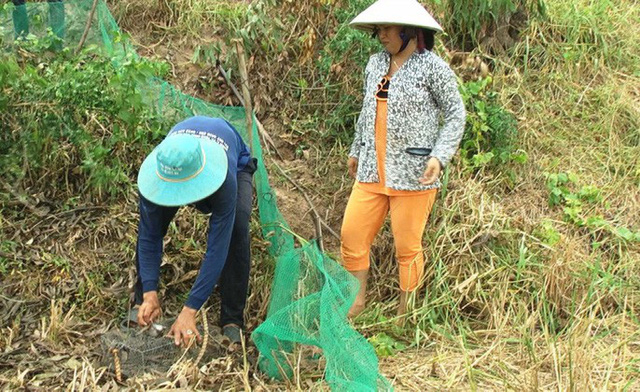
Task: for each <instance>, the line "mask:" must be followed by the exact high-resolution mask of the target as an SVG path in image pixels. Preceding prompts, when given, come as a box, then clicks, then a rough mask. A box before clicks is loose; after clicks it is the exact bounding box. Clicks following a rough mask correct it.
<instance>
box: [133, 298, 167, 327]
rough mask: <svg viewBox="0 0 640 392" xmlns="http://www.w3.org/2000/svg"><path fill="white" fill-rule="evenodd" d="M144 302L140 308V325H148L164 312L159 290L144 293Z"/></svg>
mask: <svg viewBox="0 0 640 392" xmlns="http://www.w3.org/2000/svg"><path fill="white" fill-rule="evenodd" d="M142 298H143V302H142V305H140V308H139V309H138V325H142V326H147V325H149V324H151V323H152V322H154V321H155V320H156V319H158V318H159V317H160V315H161V314H162V309H161V308H160V301H159V300H158V292H157V291H147V292H146V293H144V295H143V297H142Z"/></svg>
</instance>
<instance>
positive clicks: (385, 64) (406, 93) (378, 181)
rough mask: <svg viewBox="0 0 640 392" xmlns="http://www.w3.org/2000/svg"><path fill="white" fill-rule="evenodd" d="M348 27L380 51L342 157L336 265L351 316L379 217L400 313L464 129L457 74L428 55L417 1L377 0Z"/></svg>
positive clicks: (428, 39)
mask: <svg viewBox="0 0 640 392" xmlns="http://www.w3.org/2000/svg"><path fill="white" fill-rule="evenodd" d="M351 25H352V26H354V27H355V28H358V29H362V30H365V31H368V32H372V33H373V35H374V36H376V37H377V38H378V39H379V40H380V42H381V43H382V45H383V46H384V49H385V50H384V51H383V52H381V53H378V54H374V55H373V56H371V58H370V59H369V62H368V64H367V67H366V71H365V80H364V98H363V103H362V110H361V112H360V116H359V118H358V122H357V125H356V133H355V137H354V140H353V144H352V145H351V149H350V151H349V159H348V161H347V166H348V170H349V174H350V175H351V176H352V177H354V178H355V179H356V182H355V184H354V186H353V189H352V191H351V195H350V197H349V202H348V204H347V207H346V211H345V214H344V220H343V224H342V233H341V237H342V244H341V254H342V261H343V265H344V267H345V268H346V269H347V270H348V271H349V272H351V273H352V274H353V275H354V276H355V277H356V278H357V279H358V281H359V282H360V291H359V292H358V294H357V297H356V300H355V302H354V304H353V306H352V307H351V309H350V311H349V316H350V317H353V316H355V315H357V314H359V313H360V312H362V310H363V309H364V308H365V293H366V286H367V277H368V272H369V262H370V261H369V253H370V249H371V244H372V243H373V240H374V238H375V236H376V234H377V233H378V231H379V230H380V228H381V226H382V224H383V222H384V219H385V217H386V215H387V213H389V212H390V215H391V229H392V232H393V238H394V242H395V247H396V258H397V260H398V264H399V272H400V304H399V306H398V315H402V314H404V313H405V312H406V307H407V295H408V293H410V292H413V291H414V290H416V288H418V286H419V284H420V282H421V280H422V277H423V270H424V255H423V249H422V235H423V232H424V228H425V225H426V222H427V219H428V217H429V213H430V212H431V208H432V206H433V203H434V201H435V199H436V193H437V190H438V188H439V187H440V182H439V177H440V173H441V172H442V170H443V168H444V166H445V165H446V164H447V163H448V162H449V160H450V159H451V157H452V156H453V154H454V153H455V151H456V149H457V147H458V144H459V143H460V139H461V137H462V133H463V131H464V123H465V109H464V104H463V101H462V99H461V97H460V94H459V92H458V85H457V81H456V77H455V75H454V73H453V71H452V70H451V68H449V66H448V65H447V64H446V63H445V62H444V61H443V60H442V59H441V58H440V57H438V56H437V55H436V54H435V53H433V52H432V51H431V50H432V48H433V45H434V36H435V33H436V32H437V31H442V29H441V27H440V25H439V24H438V23H437V22H436V21H435V20H434V19H433V17H432V16H431V15H430V14H429V13H428V12H427V11H426V10H425V9H424V8H423V7H422V6H421V5H420V4H419V3H418V2H417V1H415V0H379V1H377V2H376V3H374V4H373V5H371V6H370V7H369V8H367V9H366V10H365V11H363V12H362V13H361V14H359V15H358V16H357V17H356V18H355V19H354V20H353V21H352V22H351Z"/></svg>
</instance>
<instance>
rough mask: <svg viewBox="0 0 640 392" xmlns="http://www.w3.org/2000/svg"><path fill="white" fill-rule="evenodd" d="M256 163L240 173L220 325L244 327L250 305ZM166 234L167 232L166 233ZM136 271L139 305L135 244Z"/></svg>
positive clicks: (220, 284) (139, 292)
mask: <svg viewBox="0 0 640 392" xmlns="http://www.w3.org/2000/svg"><path fill="white" fill-rule="evenodd" d="M255 168H256V164H255V159H252V160H251V161H249V163H248V164H247V166H246V167H245V168H244V169H243V170H242V171H240V172H238V196H237V202H236V218H235V221H234V224H233V233H232V234H231V243H230V244H229V254H228V255H227V260H226V262H225V264H224V268H223V270H222V274H221V275H220V279H219V280H218V289H219V290H220V300H221V306H220V325H221V326H224V325H227V324H237V325H239V326H240V327H244V307H245V305H246V303H247V291H248V288H249V273H250V271H251V241H250V239H251V237H250V235H249V220H250V218H251V206H252V201H253V183H252V177H253V172H254V171H255ZM165 231H166V229H165ZM136 271H138V280H137V281H136V284H135V286H134V291H135V297H134V301H135V303H136V305H140V304H142V302H143V292H142V281H141V280H140V272H139V271H140V265H139V263H138V246H137V244H136Z"/></svg>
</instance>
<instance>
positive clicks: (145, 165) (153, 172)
mask: <svg viewBox="0 0 640 392" xmlns="http://www.w3.org/2000/svg"><path fill="white" fill-rule="evenodd" d="M227 166H228V162H227V154H226V153H225V151H224V148H223V147H222V146H221V145H220V144H218V143H216V142H213V141H210V140H207V139H203V138H199V137H197V136H193V135H185V134H179V135H169V136H167V137H166V138H165V139H164V140H163V141H162V143H160V144H159V145H158V146H157V147H156V148H155V149H154V150H153V151H152V152H151V154H149V155H148V156H147V158H145V160H144V162H142V166H140V172H139V173H138V189H139V190H140V194H142V196H144V197H145V198H146V199H147V200H149V201H151V202H152V203H155V204H158V205H161V206H167V207H177V206H183V205H187V204H190V203H193V202H196V201H198V200H201V199H204V198H205V197H207V196H209V195H211V194H213V193H214V192H215V191H217V190H218V188H220V186H221V185H222V183H223V182H224V180H225V179H226V178H227Z"/></svg>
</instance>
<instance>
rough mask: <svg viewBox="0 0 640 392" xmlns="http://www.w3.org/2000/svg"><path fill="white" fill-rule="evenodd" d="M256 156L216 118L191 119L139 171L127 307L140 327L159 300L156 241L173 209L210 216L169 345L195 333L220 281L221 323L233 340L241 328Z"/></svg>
mask: <svg viewBox="0 0 640 392" xmlns="http://www.w3.org/2000/svg"><path fill="white" fill-rule="evenodd" d="M255 169H256V161H255V159H253V158H251V156H250V154H249V149H248V148H247V146H246V145H245V143H244V142H243V141H242V138H241V137H240V135H239V134H238V132H237V131H236V130H235V129H234V128H233V127H232V126H231V124H229V123H228V122H227V121H225V120H223V119H220V118H210V117H192V118H188V119H186V120H184V121H182V122H180V123H179V124H177V125H175V126H174V127H173V129H172V130H171V131H170V132H169V134H168V136H167V137H166V138H165V139H164V140H163V141H162V143H160V144H159V145H158V146H157V147H156V148H155V149H154V150H153V152H151V154H149V155H148V156H147V158H146V159H145V161H144V162H143V164H142V166H141V167H140V172H139V174H138V187H139V190H140V224H139V226H138V242H137V246H136V268H137V271H138V279H137V282H136V285H135V303H136V305H139V307H136V309H135V311H134V312H132V316H133V318H134V319H135V320H136V321H137V322H138V323H139V324H140V325H148V324H149V323H151V322H153V321H154V320H155V319H157V318H158V317H159V316H160V314H161V307H160V301H159V298H158V282H159V275H160V263H161V259H162V252H163V238H164V236H165V235H166V233H167V228H168V226H169V223H170V222H171V220H172V219H173V217H174V216H175V214H176V212H177V211H178V208H179V207H180V206H186V205H189V206H191V207H194V208H196V209H197V210H199V211H201V212H203V213H205V214H211V216H210V218H209V233H208V235H207V250H206V253H205V256H204V260H203V261H202V265H201V267H200V273H199V274H198V277H197V278H196V281H195V283H194V285H193V287H192V289H191V292H190V293H189V296H188V298H187V300H186V302H185V304H184V307H183V308H182V311H181V312H180V314H179V316H178V318H177V319H176V321H175V323H174V324H173V326H172V327H171V332H170V334H172V335H173V336H174V340H175V343H176V344H181V343H185V344H186V343H187V342H188V341H189V340H190V339H191V338H193V337H197V338H198V340H200V335H199V333H198V331H197V330H196V320H195V315H196V312H197V311H198V309H200V307H201V306H202V305H203V304H204V302H205V301H206V300H207V299H208V298H209V296H210V295H211V292H212V291H213V288H214V286H215V285H216V283H218V282H219V289H220V296H221V302H222V306H221V315H220V325H221V326H222V328H223V334H224V335H225V336H227V337H228V338H229V339H230V340H231V341H232V342H239V341H240V331H241V329H242V328H243V326H244V319H243V313H244V308H245V304H246V300H247V288H248V282H249V271H250V266H251V254H250V241H249V218H250V216H251V203H252V195H253V187H252V175H253V173H254V171H255Z"/></svg>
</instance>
